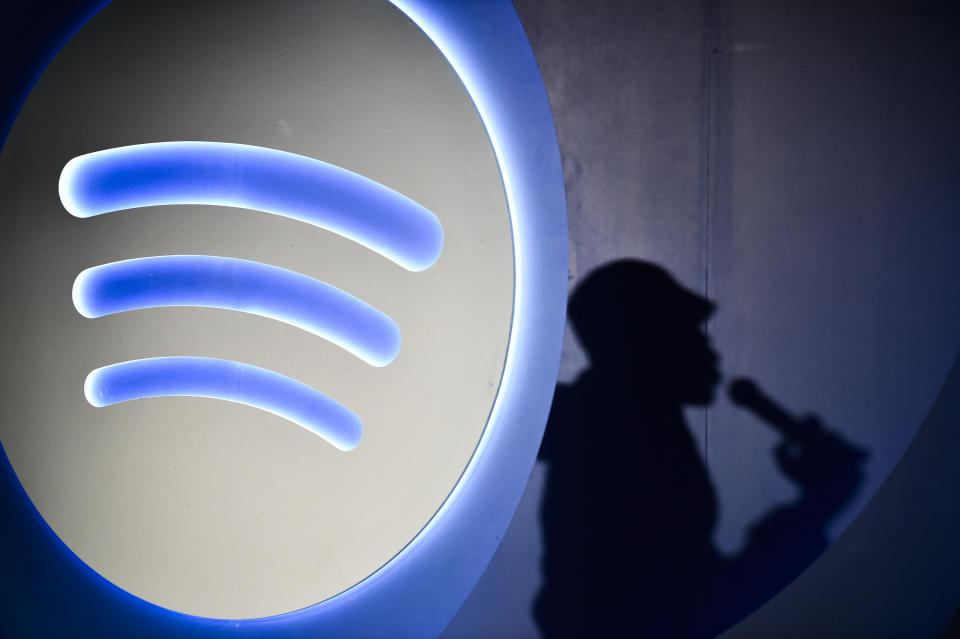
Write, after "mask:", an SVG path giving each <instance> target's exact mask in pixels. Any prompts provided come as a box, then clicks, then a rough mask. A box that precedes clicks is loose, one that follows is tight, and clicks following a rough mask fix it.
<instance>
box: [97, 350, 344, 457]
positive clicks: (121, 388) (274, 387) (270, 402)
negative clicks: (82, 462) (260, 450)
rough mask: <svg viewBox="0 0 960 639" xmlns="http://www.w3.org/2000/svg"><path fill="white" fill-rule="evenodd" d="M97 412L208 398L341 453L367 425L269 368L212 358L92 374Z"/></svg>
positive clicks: (159, 361) (132, 364)
mask: <svg viewBox="0 0 960 639" xmlns="http://www.w3.org/2000/svg"><path fill="white" fill-rule="evenodd" d="M83 392H84V395H85V396H86V398H87V401H88V402H89V403H90V404H91V405H93V406H96V407H102V406H110V405H112V404H118V403H120V402H128V401H131V400H134V399H146V398H150V397H207V398H211V399H222V400H226V401H231V402H237V403H239V404H245V405H247V406H252V407H254V408H259V409H260V410H264V411H267V412H269V413H273V414H274V415H278V416H280V417H283V418H284V419H287V420H290V421H291V422H293V423H295V424H297V425H298V426H302V427H303V428H306V429H307V430H309V431H310V432H312V433H314V434H315V435H319V436H320V437H322V438H323V439H325V440H327V441H328V442H330V443H331V444H333V445H334V446H335V447H337V448H338V449H340V450H343V451H348V450H353V449H354V448H356V447H357V444H359V443H360V439H361V438H362V436H363V424H362V423H361V422H360V418H358V417H357V416H356V415H355V414H354V413H353V412H352V411H350V410H349V409H347V408H345V407H344V406H343V405H341V404H340V403H338V402H336V401H334V400H333V399H331V398H329V397H327V396H326V395H324V394H323V393H321V392H319V391H317V390H315V389H313V388H311V387H309V386H307V385H306V384H303V383H302V382H298V381H296V380H294V379H290V378H289V377H286V376H284V375H281V374H279V373H275V372H273V371H269V370H267V369H265V368H259V367H257V366H251V365H250V364H242V363H240V362H234V361H230V360H225V359H215V358H210V357H155V358H150V359H138V360H132V361H129V362H121V363H119V364H112V365H110V366H104V367H103V368H98V369H95V370H93V371H91V372H90V374H89V375H87V379H86V381H85V382H84V384H83Z"/></svg>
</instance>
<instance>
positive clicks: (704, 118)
mask: <svg viewBox="0 0 960 639" xmlns="http://www.w3.org/2000/svg"><path fill="white" fill-rule="evenodd" d="M714 3H715V0H704V2H703V42H702V53H701V59H702V62H701V65H702V69H701V75H700V216H701V229H702V232H703V240H702V250H703V295H704V297H706V298H710V264H711V255H710V234H711V232H712V229H711V222H712V213H713V210H712V209H713V201H712V198H711V195H712V192H711V191H712V189H711V186H712V175H711V168H712V162H713V144H714V139H713V119H714V112H715V108H714V95H715V91H714V81H715V80H714V75H715V74H714V63H713V59H714V53H713V48H714V47H713V43H714V33H713V30H714ZM703 330H704V332H705V333H706V335H707V337H708V338H709V337H710V318H709V317H708V318H707V319H706V320H705V321H704V328H703ZM709 434H710V405H709V404H707V406H706V407H705V408H704V411H703V457H704V459H703V463H704V466H705V467H706V468H707V470H708V471H709V470H710V440H709Z"/></svg>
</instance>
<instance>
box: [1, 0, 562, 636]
mask: <svg viewBox="0 0 960 639" xmlns="http://www.w3.org/2000/svg"><path fill="white" fill-rule="evenodd" d="M427 4H429V3H427ZM401 9H403V10H401ZM482 10H486V9H482ZM505 10H507V11H509V14H508V13H504V11H505ZM458 12H462V10H459V9H454V10H452V13H454V14H455V13H458ZM496 12H499V13H500V14H503V15H509V16H512V18H511V19H512V20H514V22H515V15H514V14H512V9H510V8H509V6H506V7H499V8H497V9H496ZM441 13H442V12H441ZM448 13H451V11H448ZM444 24H445V23H444V22H443V17H442V16H439V15H432V14H431V11H430V10H429V9H422V8H418V6H417V4H416V3H411V4H410V6H409V7H404V6H403V5H401V6H400V7H399V8H398V7H396V6H394V5H393V4H390V3H387V2H353V1H343V2H332V3H303V2H284V3H281V4H280V5H277V4H276V3H273V4H271V5H270V6H269V7H268V6H266V5H264V4H263V3H254V2H236V3H230V4H229V7H227V5H223V4H222V3H174V4H170V3H162V2H158V3H138V2H124V1H122V0H117V1H116V2H114V3H112V4H110V5H109V6H107V7H106V8H105V9H103V10H102V11H101V12H100V13H98V14H97V15H96V16H94V17H93V19H91V20H90V21H89V22H88V23H87V24H86V25H84V26H83V27H82V28H81V29H80V30H79V31H78V33H77V34H76V35H75V36H74V37H73V38H72V39H71V40H70V41H69V42H68V43H67V44H66V45H65V47H64V48H63V50H62V51H61V52H60V53H59V55H58V56H57V57H56V58H55V59H54V61H53V62H52V63H51V65H50V66H49V68H48V69H47V71H46V72H45V73H44V75H43V76H42V78H41V79H40V81H39V82H38V84H37V85H36V87H35V88H34V90H33V91H32V93H31V95H30V97H29V98H28V100H27V101H26V103H25V105H24V107H23V109H22V110H21V112H20V114H19V116H18V119H17V121H16V124H15V126H14V128H13V129H12V131H11V133H10V136H9V138H8V140H7V142H6V145H5V147H4V149H3V153H2V156H0V210H2V215H3V224H4V237H3V241H4V244H3V250H2V253H0V259H2V267H0V273H2V276H0V277H2V282H0V287H2V288H0V295H2V299H3V300H4V302H3V304H2V306H0V322H2V328H3V330H2V335H3V337H2V339H3V343H4V353H5V355H6V357H5V358H4V365H3V366H4V368H3V375H4V387H5V392H6V397H5V401H4V402H3V404H2V407H0V439H2V443H3V448H4V451H5V453H6V455H7V457H8V459H9V462H10V465H11V467H12V468H13V470H14V471H15V474H16V477H17V479H18V481H19V483H20V484H21V485H22V487H23V489H24V491H25V493H26V495H27V496H28V497H29V499H30V501H31V502H32V503H33V505H34V506H35V507H36V509H37V511H38V512H39V514H40V515H41V516H42V519H43V520H44V522H45V524H46V525H48V526H49V528H50V529H51V530H52V531H53V533H55V535H56V536H57V537H58V538H59V540H60V541H62V543H63V544H64V545H65V546H66V547H67V548H69V550H70V551H71V552H72V553H73V554H75V555H76V557H78V558H79V559H80V560H82V562H83V564H85V565H86V567H88V568H89V569H92V571H94V572H95V573H97V574H98V575H100V576H102V577H103V578H105V579H106V580H107V581H108V582H109V583H110V584H113V585H114V586H116V587H117V588H118V589H119V591H121V592H122V593H123V595H122V596H127V594H129V595H133V596H134V597H136V598H139V599H142V600H145V601H146V602H149V604H150V605H155V606H159V607H161V608H164V609H168V610H170V611H175V612H176V613H184V614H186V615H192V616H197V617H205V618H212V619H232V620H243V619H254V618H262V617H270V616H276V615H284V614H285V613H291V612H293V611H298V610H302V609H310V607H311V606H315V605H316V604H318V603H321V602H327V601H336V600H337V598H338V596H339V597H340V598H341V599H342V598H343V597H344V596H345V593H351V592H356V591H358V588H357V585H358V584H370V583H373V581H376V579H377V575H379V574H381V573H383V572H384V571H386V570H388V569H389V567H390V566H391V565H392V564H394V563H399V561H398V560H399V559H401V558H402V557H404V556H405V555H404V553H408V554H409V553H413V552H414V550H413V549H414V548H415V547H416V546H417V545H418V544H420V545H426V546H429V545H430V543H431V542H430V535H431V534H433V530H432V529H433V528H437V534H438V535H439V537H438V538H441V537H442V536H443V531H442V530H441V528H442V526H443V525H444V524H443V522H442V521H441V520H442V519H443V518H442V517H441V516H440V515H442V514H443V513H444V509H451V508H454V506H455V504H454V502H455V501H456V500H457V499H458V498H459V497H458V496H459V494H460V492H463V491H466V492H468V493H469V492H470V483H471V482H473V481H475V478H474V474H476V483H477V485H478V488H477V489H476V490H477V491H479V492H477V495H476V496H474V497H469V496H468V497H465V499H466V500H468V501H469V500H470V499H480V500H481V501H483V500H484V499H489V500H494V501H496V500H497V499H499V500H501V501H503V503H504V504H505V505H499V506H492V507H493V508H494V510H497V512H498V513H499V514H498V515H497V516H496V518H495V519H494V520H497V519H503V522H502V523H498V524H496V526H494V528H496V527H498V526H499V527H501V528H502V527H505V526H506V523H507V521H508V520H509V511H512V508H513V506H514V505H515V498H516V497H518V496H519V490H520V489H522V482H523V480H525V477H521V475H523V474H524V473H523V471H522V468H523V467H524V465H526V467H527V468H529V464H530V463H532V459H533V455H534V453H535V450H536V442H537V440H538V438H539V433H540V432H541V431H542V418H543V417H545V415H546V410H547V406H548V403H549V391H550V389H551V388H552V383H553V379H552V378H551V372H550V371H551V370H552V371H553V373H555V365H556V359H557V357H558V355H559V343H560V342H559V335H560V331H561V326H562V319H563V312H562V309H563V284H564V279H565V253H564V250H565V246H566V239H565V236H564V234H565V226H564V222H563V217H564V215H565V213H564V211H563V208H562V184H560V182H559V178H558V177H557V175H558V170H556V169H557V162H556V143H555V140H554V139H553V138H552V129H551V127H550V126H549V122H545V123H543V125H544V130H545V131H546V132H547V134H548V135H547V136H546V139H545V141H544V142H542V143H541V142H537V141H535V140H526V141H524V144H526V145H527V146H528V147H530V148H524V149H520V148H514V147H517V146H518V145H517V144H516V143H514V142H511V141H509V140H498V139H497V138H496V136H497V135H498V133H497V131H498V130H501V129H502V130H503V131H509V123H508V120H509V118H505V116H500V115H497V113H498V111H497V109H498V108H500V109H502V108H503V107H502V106H501V107H498V106H497V105H498V104H502V103H503V102H504V96H499V97H498V96H496V95H495V94H494V95H491V92H490V90H489V89H484V88H483V86H485V85H484V81H482V80H472V79H471V78H468V77H464V76H465V74H467V73H477V74H481V73H482V72H481V71H480V70H477V69H475V68H474V67H475V65H471V64H467V63H461V68H456V66H457V60H466V59H468V58H469V57H470V55H476V53H470V51H466V50H464V49H463V45H461V44H460V43H461V42H462V40H461V39H458V36H457V34H456V32H455V31H456V30H455V29H454V28H453V27H449V25H448V26H444ZM517 26H518V25H517ZM521 35H522V32H521ZM428 36H429V37H428ZM488 37H489V36H488ZM514 37H515V36H514ZM431 38H432V39H431ZM523 44H524V45H525V43H523ZM444 47H446V49H444ZM527 55H528V56H529V52H528V51H527ZM458 56H459V57H458ZM481 57H482V56H481ZM529 63H532V59H531V60H530V61H529ZM532 72H533V73H534V74H535V67H534V68H533V69H532ZM533 77H536V76H535V75H534V76H533ZM471 82H473V84H471ZM535 88H536V89H537V90H538V91H539V93H536V92H534V95H536V96H538V97H539V99H540V100H541V102H542V101H543V98H542V95H541V94H542V87H540V86H539V84H536V85H535ZM471 89H472V91H471ZM498 101H499V102H498ZM513 106H514V107H519V106H522V105H519V104H517V105H513ZM543 107H545V102H543V104H541V105H540V108H541V109H542V108H543ZM485 109H486V112H485ZM547 114H548V112H547ZM541 119H542V118H541ZM494 120H496V121H494ZM501 120H502V122H501ZM501 135H506V134H505V133H504V134H501ZM538 145H540V147H542V148H540V147H538ZM524 153H526V154H531V153H533V154H534V155H536V154H539V156H541V157H546V158H548V160H549V161H548V162H546V163H543V162H540V163H539V164H540V166H539V167H538V168H536V169H532V170H539V171H546V172H547V173H549V172H550V171H554V173H552V174H550V177H551V178H552V179H553V183H552V184H550V183H548V182H543V181H541V182H540V183H539V184H538V185H537V186H536V189H538V190H537V191H536V192H534V191H531V190H530V187H528V186H525V180H527V178H525V177H524V176H523V175H522V171H518V176H517V177H514V176H513V175H511V174H510V173H509V166H510V165H511V163H513V164H515V165H517V166H518V167H519V166H522V161H521V159H511V158H521V157H522V156H523V154H524ZM531 157H534V156H531ZM550 162H553V164H550ZM527 164H528V165H530V166H534V165H536V164H537V163H536V162H529V161H528V162H527ZM544 167H546V168H544ZM538 198H539V200H541V201H540V203H535V201H536V200H537V199H538ZM538 206H539V207H541V209H543V208H545V207H547V208H549V212H548V213H545V214H541V217H542V218H543V219H544V220H547V226H546V227H544V228H549V229H550V230H551V231H552V232H550V233H547V234H545V236H544V237H540V238H538V239H535V240H534V239H529V238H530V237H532V234H530V233H529V232H528V231H525V230H524V228H525V227H524V226H523V224H526V223H528V222H522V221H521V220H520V219H519V218H518V216H519V215H520V214H521V212H522V211H523V210H526V209H525V207H526V208H529V209H530V211H532V212H531V213H530V214H529V216H528V217H529V219H530V220H534V221H532V222H529V224H531V225H532V226H531V227H530V228H531V229H533V228H534V226H535V225H536V223H535V220H536V214H535V212H536V210H537V207H538ZM524 219H527V218H524ZM528 244H529V245H530V246H536V247H540V248H539V249H536V250H533V249H528V248H527V245H528ZM544 247H546V248H544ZM538 251H540V253H539V254H538ZM528 272H531V273H532V272H539V273H541V274H545V275H544V277H545V279H544V280H543V281H542V282H541V284H540V285H536V280H535V279H531V276H529V275H527V273H528ZM544 282H549V283H550V285H543V283H544ZM528 291H529V292H528ZM524 295H527V296H529V300H530V302H529V303H532V302H534V301H538V303H539V310H538V312H537V314H536V315H535V316H532V318H531V319H525V318H526V315H525V308H526V307H525V306H524V304H525V303H527V302H525V301H524V300H526V299H527V298H524ZM524 322H527V323H528V324H526V325H525V324H524ZM524 326H527V328H526V329H524V330H523V331H522V332H523V333H524V334H521V329H522V328H523V327H524ZM534 328H538V329H539V330H540V331H541V335H540V336H539V337H531V338H529V339H528V338H527V337H526V336H525V333H527V332H533V329H534ZM531 340H533V341H534V342H535V341H536V340H541V341H542V342H543V343H542V344H541V345H540V346H539V347H537V353H539V355H538V361H537V363H536V364H534V365H533V366H532V367H531V366H529V365H527V366H525V365H524V361H523V358H522V357H521V358H520V359H519V360H517V359H516V358H518V357H520V356H521V355H522V350H523V348H525V346H524V344H525V343H526V342H528V341H531ZM515 348H516V349H518V350H516V351H515V350H514V349H515ZM514 360H516V361H514ZM551 367H552V368H551ZM525 377H526V378H527V381H526V382H523V383H524V384H527V385H529V384H531V383H533V384H534V386H536V390H535V391H530V390H529V389H528V390H527V392H528V395H529V398H531V399H529V400H528V401H529V402H532V403H531V407H527V408H526V409H524V410H527V411H530V410H533V413H534V416H535V418H534V419H533V423H530V424H526V425H525V426H523V425H521V426H517V427H515V428H521V429H523V428H525V429H526V431H525V434H521V435H516V437H520V440H522V441H523V442H525V443H524V445H523V446H520V447H519V448H516V449H515V450H514V451H513V452H511V453H509V454H508V455H507V457H509V459H508V460H507V461H506V462H501V463H508V464H509V465H511V467H516V468H517V469H521V470H519V471H517V477H518V479H517V480H516V481H515V482H513V483H515V484H516V487H514V488H513V489H511V490H510V491H507V493H504V494H503V495H500V496H499V497H496V496H490V497H482V496H480V495H481V492H482V493H483V495H486V494H487V491H485V490H484V491H480V489H479V486H481V485H482V484H483V480H482V475H483V474H484V472H489V471H484V470H483V466H482V462H483V458H484V456H490V459H491V460H494V459H495V458H496V457H497V456H498V455H499V454H500V453H498V452H497V446H504V445H505V444H497V443H496V441H495V439H496V437H497V436H498V433H499V432H500V431H497V429H498V428H501V427H500V426H498V425H497V424H496V421H497V420H498V419H500V414H501V413H505V414H506V417H504V418H503V419H504V423H505V424H507V422H509V421H510V419H509V417H510V415H509V413H510V407H509V405H507V404H503V403H502V402H503V401H504V398H505V396H506V395H507V394H509V393H511V392H513V391H511V387H512V384H513V383H514V382H513V381H512V380H513V379H514V378H516V379H517V380H521V381H522V380H523V379H524V378H525ZM531 379H532V380H533V381H532V382H531V381H530V380H531ZM518 383H519V382H518ZM518 392H519V391H518ZM531 393H532V394H531ZM519 404H522V402H520V403H519ZM519 404H518V405H519ZM538 419H539V423H537V421H538ZM514 421H516V419H515V418H514ZM510 428H514V427H509V428H508V425H505V426H503V427H502V431H503V433H507V434H509V432H510ZM503 436H504V437H506V436H507V435H503ZM520 440H518V441H520ZM505 441H506V440H505ZM488 448H489V450H487V449H488ZM474 467H476V468H478V469H479V470H477V471H476V473H474ZM514 493H515V495H514ZM511 499H513V500H514V501H513V502H511ZM491 503H493V501H491ZM500 511H503V512H500ZM481 513H482V509H480V510H478V515H479V514H481ZM491 521H493V520H491ZM501 532H502V530H501ZM483 543H487V544H488V545H489V544H492V546H490V547H491V550H490V552H492V547H494V546H495V541H489V542H487V541H485V542H483ZM439 545H440V546H445V545H446V547H447V550H445V551H444V552H451V549H450V548H449V541H447V542H440V543H439ZM481 546H482V544H481ZM467 554H469V553H467ZM487 558H489V555H488V554H487ZM484 562H485V559H479V560H478V559H475V558H474V559H470V563H471V564H475V566H474V567H473V568H471V570H472V571H473V572H476V573H477V574H479V573H478V570H480V569H482V564H483V563H484ZM477 566H479V568H477ZM435 572H436V570H433V573H435ZM433 573H431V574H433ZM456 580H458V583H459V582H461V581H462V582H463V583H464V584H465V583H466V581H470V579H469V578H467V579H466V581H464V578H463V577H459V576H458V577H456ZM438 583H439V582H438ZM465 587H466V586H464V585H462V584H461V585H459V586H458V588H459V589H460V590H464V588H465ZM467 589H468V588H467ZM361 590H362V589H361ZM118 596H120V595H118ZM358 596H359V595H358ZM365 596H366V595H365ZM462 596H465V593H464V594H463V595H462ZM374 599H375V597H374ZM145 605H146V604H145ZM371 605H374V604H371ZM358 628H359V626H358Z"/></svg>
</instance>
